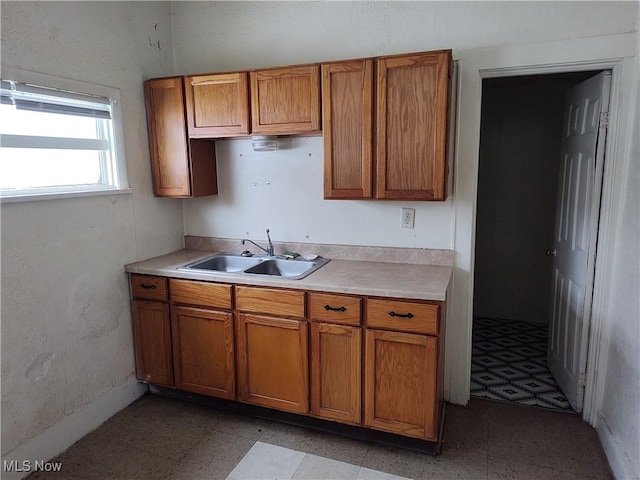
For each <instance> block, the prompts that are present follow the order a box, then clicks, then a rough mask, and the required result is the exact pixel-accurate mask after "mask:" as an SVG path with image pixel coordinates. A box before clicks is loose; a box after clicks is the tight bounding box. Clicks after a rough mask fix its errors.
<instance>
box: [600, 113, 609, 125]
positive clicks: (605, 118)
mask: <svg viewBox="0 0 640 480" xmlns="http://www.w3.org/2000/svg"><path fill="white" fill-rule="evenodd" d="M599 127H600V128H609V112H600V125H599Z"/></svg>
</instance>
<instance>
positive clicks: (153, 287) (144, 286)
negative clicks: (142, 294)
mask: <svg viewBox="0 0 640 480" xmlns="http://www.w3.org/2000/svg"><path fill="white" fill-rule="evenodd" d="M140 288H144V289H145V290H155V289H156V286H155V285H145V284H144V283H141V284H140Z"/></svg>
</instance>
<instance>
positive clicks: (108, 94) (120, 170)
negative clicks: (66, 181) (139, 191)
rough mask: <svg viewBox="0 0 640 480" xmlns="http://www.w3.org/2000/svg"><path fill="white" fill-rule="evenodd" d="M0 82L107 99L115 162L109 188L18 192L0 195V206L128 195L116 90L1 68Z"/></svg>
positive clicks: (64, 188)
mask: <svg viewBox="0 0 640 480" xmlns="http://www.w3.org/2000/svg"><path fill="white" fill-rule="evenodd" d="M2 79H3V80H11V81H15V82H19V83H23V84H30V85H38V86H42V87H48V88H52V89H57V90H61V91H66V92H76V93H80V94H87V95H93V96H98V97H104V98H108V99H110V101H111V102H110V103H111V117H112V118H111V120H112V124H113V135H114V138H113V139H110V140H111V141H112V142H113V148H112V153H113V154H114V156H115V160H114V161H113V162H111V163H110V164H111V166H112V168H111V170H112V171H113V175H112V178H111V179H110V183H111V185H96V186H91V187H87V186H64V187H50V188H39V189H37V191H35V190H21V191H17V192H15V193H13V192H11V193H1V194H0V203H14V202H24V201H34V200H49V199H57V198H73V197H87V196H95V195H113V194H120V193H130V192H131V188H129V183H128V179H127V165H126V160H125V154H124V129H123V124H122V106H121V101H120V90H118V89H117V88H112V87H106V86H103V85H96V84H91V83H87V82H81V81H77V80H69V79H65V78H60V77H54V76H51V75H45V74H41V73H35V72H29V71H26V70H20V69H14V68H10V67H6V68H5V67H3V69H2Z"/></svg>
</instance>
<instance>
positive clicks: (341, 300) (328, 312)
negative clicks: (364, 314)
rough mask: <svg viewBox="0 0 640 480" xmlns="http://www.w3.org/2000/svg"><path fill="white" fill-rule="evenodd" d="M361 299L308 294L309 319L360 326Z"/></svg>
mask: <svg viewBox="0 0 640 480" xmlns="http://www.w3.org/2000/svg"><path fill="white" fill-rule="evenodd" d="M361 304H362V299H360V298H358V297H348V296H346V295H328V294H324V293H309V319H310V320H314V321H318V322H328V323H339V324H343V325H360V310H361V307H360V305H361Z"/></svg>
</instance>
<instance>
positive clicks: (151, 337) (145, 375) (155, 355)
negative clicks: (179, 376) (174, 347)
mask: <svg viewBox="0 0 640 480" xmlns="http://www.w3.org/2000/svg"><path fill="white" fill-rule="evenodd" d="M132 313H133V336H134V342H135V353H136V374H137V377H138V379H140V380H142V381H143V382H149V383H153V384H155V385H164V386H168V387H172V386H173V385H174V383H173V365H172V362H171V325H170V318H169V305H168V304H166V303H162V302H154V301H149V300H133V312H132Z"/></svg>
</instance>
